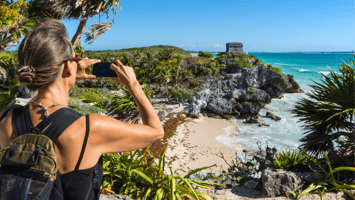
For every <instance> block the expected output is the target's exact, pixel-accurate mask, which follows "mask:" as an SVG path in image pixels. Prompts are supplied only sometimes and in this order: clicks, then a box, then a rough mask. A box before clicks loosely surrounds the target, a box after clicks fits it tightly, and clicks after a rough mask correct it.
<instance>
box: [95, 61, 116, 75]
mask: <svg viewBox="0 0 355 200" xmlns="http://www.w3.org/2000/svg"><path fill="white" fill-rule="evenodd" d="M110 65H111V63H110V62H100V63H96V64H94V68H93V75H95V76H96V77H117V74H116V72H115V71H113V70H112V69H111V68H110Z"/></svg>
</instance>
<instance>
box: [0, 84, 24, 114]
mask: <svg viewBox="0 0 355 200" xmlns="http://www.w3.org/2000/svg"><path fill="white" fill-rule="evenodd" d="M19 88H20V84H16V85H14V86H10V88H9V90H8V91H0V110H3V109H4V108H6V107H7V106H8V104H9V103H10V102H11V101H12V100H13V99H14V98H15V96H16V95H17V93H18V92H19Z"/></svg>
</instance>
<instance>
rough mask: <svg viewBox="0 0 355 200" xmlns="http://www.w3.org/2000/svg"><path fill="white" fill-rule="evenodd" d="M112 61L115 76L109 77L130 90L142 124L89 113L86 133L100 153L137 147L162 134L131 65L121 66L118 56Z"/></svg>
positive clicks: (149, 142)
mask: <svg viewBox="0 0 355 200" xmlns="http://www.w3.org/2000/svg"><path fill="white" fill-rule="evenodd" d="M116 64H117V66H116V65H114V64H111V69H113V70H115V71H116V73H117V77H115V78H112V80H114V81H116V82H118V83H121V84H123V85H124V86H126V87H127V89H128V90H129V91H130V92H131V94H132V96H133V98H134V100H135V102H136V103H137V105H138V109H139V111H140V114H141V117H142V120H143V124H144V125H140V124H128V123H123V122H121V121H119V120H116V119H114V118H110V117H106V116H101V115H98V114H91V115H90V122H92V123H91V125H90V130H91V131H90V135H92V137H93V139H94V140H93V141H95V142H94V143H95V144H94V145H97V146H96V147H97V148H98V151H100V152H102V153H108V152H124V151H131V150H136V149H140V148H143V147H146V146H148V145H149V144H151V143H153V142H154V141H156V140H159V139H162V138H163V137H164V129H163V126H162V124H161V122H160V120H159V117H158V115H157V114H156V112H155V110H154V108H153V106H152V105H151V103H150V102H149V100H148V98H147V97H146V95H145V94H144V92H143V90H142V88H141V87H140V85H139V83H138V81H137V79H136V76H135V74H134V71H133V68H131V67H128V66H123V65H122V63H121V62H120V61H118V60H116Z"/></svg>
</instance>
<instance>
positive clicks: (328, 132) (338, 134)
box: [294, 54, 355, 156]
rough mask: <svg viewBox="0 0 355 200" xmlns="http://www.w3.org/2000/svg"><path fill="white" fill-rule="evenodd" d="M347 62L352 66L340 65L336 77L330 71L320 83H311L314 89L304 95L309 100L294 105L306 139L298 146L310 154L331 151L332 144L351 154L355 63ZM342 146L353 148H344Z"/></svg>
mask: <svg viewBox="0 0 355 200" xmlns="http://www.w3.org/2000/svg"><path fill="white" fill-rule="evenodd" d="M354 55H355V54H354ZM350 61H351V63H352V65H353V66H352V67H351V66H350V65H349V64H345V63H341V65H342V67H339V72H340V73H339V74H338V73H335V72H334V71H333V70H330V76H329V77H327V76H323V80H322V81H321V83H318V82H315V81H314V83H315V85H311V87H312V88H313V90H312V91H311V92H310V93H308V94H307V96H308V97H309V98H305V99H302V100H300V101H299V102H298V103H297V105H296V106H295V109H294V111H295V112H296V113H297V116H299V117H301V118H300V120H301V121H304V122H306V125H305V126H304V128H305V130H306V132H305V135H306V136H305V137H303V138H302V139H301V140H300V141H301V142H302V144H301V146H302V147H303V148H304V149H305V150H306V151H308V152H309V153H310V154H311V155H315V156H320V155H321V152H322V151H325V152H326V153H328V152H330V151H333V150H334V142H337V143H338V144H339V145H340V147H339V148H340V150H341V151H343V152H346V151H350V152H354V142H352V141H354V135H353V133H352V131H353V130H354V129H355V123H354V114H355V108H354V85H355V71H354V67H355V62H354V61H353V60H352V59H351V58H350ZM340 138H344V140H343V141H341V139H340ZM345 143H348V144H351V143H352V145H348V146H343V145H344V144H345Z"/></svg>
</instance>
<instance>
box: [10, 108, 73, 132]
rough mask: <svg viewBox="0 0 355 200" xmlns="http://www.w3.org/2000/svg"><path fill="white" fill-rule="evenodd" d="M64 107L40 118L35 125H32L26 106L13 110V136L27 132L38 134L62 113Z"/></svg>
mask: <svg viewBox="0 0 355 200" xmlns="http://www.w3.org/2000/svg"><path fill="white" fill-rule="evenodd" d="M65 110H66V108H61V109H58V110H56V111H55V112H54V113H52V114H51V115H50V116H49V117H47V118H46V119H44V120H42V121H41V122H40V123H39V124H38V125H37V126H36V127H33V124H32V120H31V117H30V112H29V108H28V106H24V107H21V108H19V109H16V110H14V111H13V116H12V128H13V130H14V132H15V136H16V137H18V136H20V135H23V134H27V133H34V134H40V133H41V132H42V131H43V129H44V128H46V127H47V126H48V125H49V124H50V123H52V122H53V121H54V120H55V119H57V118H58V117H59V116H60V115H61V114H63V113H64V111H65Z"/></svg>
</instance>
